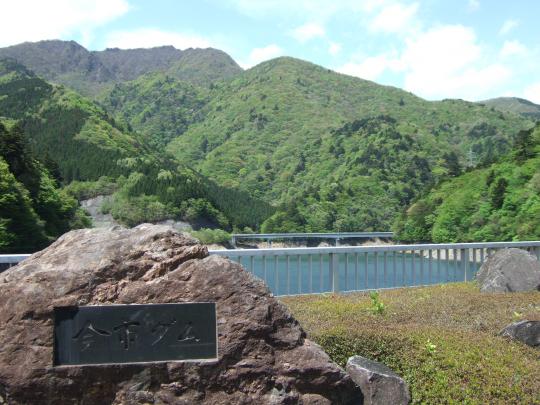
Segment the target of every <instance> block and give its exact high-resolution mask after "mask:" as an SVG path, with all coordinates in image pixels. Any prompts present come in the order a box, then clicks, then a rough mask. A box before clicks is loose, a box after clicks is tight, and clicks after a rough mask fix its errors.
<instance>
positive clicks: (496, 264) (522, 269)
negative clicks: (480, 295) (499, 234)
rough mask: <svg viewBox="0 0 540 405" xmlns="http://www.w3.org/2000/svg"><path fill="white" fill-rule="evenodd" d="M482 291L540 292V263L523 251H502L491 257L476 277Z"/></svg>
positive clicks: (512, 249)
mask: <svg viewBox="0 0 540 405" xmlns="http://www.w3.org/2000/svg"><path fill="white" fill-rule="evenodd" d="M476 279H477V280H478V284H479V286H480V291H483V292H513V291H532V290H540V262H538V260H537V259H536V257H535V256H533V255H531V254H530V253H528V252H527V251H525V250H522V249H514V248H511V249H501V250H499V251H497V252H495V254H493V255H490V256H489V257H488V259H487V260H486V262H485V263H484V264H483V265H482V267H480V270H479V271H478V274H477V275H476Z"/></svg>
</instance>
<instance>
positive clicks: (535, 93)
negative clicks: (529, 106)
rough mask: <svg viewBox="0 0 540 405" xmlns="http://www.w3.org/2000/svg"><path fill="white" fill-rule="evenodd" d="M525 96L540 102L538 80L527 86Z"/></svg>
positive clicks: (534, 101)
mask: <svg viewBox="0 0 540 405" xmlns="http://www.w3.org/2000/svg"><path fill="white" fill-rule="evenodd" d="M523 98H526V99H527V100H529V101H532V102H533V103H536V104H540V82H536V83H533V84H531V85H530V86H528V87H527V88H525V90H524V91H523Z"/></svg>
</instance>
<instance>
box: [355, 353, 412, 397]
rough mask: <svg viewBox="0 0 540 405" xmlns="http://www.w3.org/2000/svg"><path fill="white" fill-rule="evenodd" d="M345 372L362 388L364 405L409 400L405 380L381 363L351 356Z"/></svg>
mask: <svg viewBox="0 0 540 405" xmlns="http://www.w3.org/2000/svg"><path fill="white" fill-rule="evenodd" d="M347 372H348V373H349V375H350V376H351V378H352V379H353V380H354V382H355V383H356V384H358V386H359V387H360V388H361V389H362V392H363V393H364V404H366V405H367V404H369V405H388V404H392V405H407V404H408V403H409V402H410V401H411V396H410V394H409V387H408V386H407V383H406V382H405V380H403V378H401V377H400V376H399V375H397V374H396V373H395V372H393V371H392V370H391V369H390V368H388V367H387V366H385V365H384V364H382V363H379V362H376V361H373V360H369V359H366V358H365V357H362V356H352V357H351V358H349V360H348V361H347Z"/></svg>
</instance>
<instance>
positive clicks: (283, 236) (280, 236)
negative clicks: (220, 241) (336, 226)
mask: <svg viewBox="0 0 540 405" xmlns="http://www.w3.org/2000/svg"><path fill="white" fill-rule="evenodd" d="M393 236H394V233H393V232H328V233H327V232H320V233H317V232H314V233H299V232H296V233H233V234H232V235H231V244H232V245H233V246H236V242H237V241H238V240H239V239H251V240H265V241H267V242H269V243H271V242H272V241H273V240H290V239H305V240H307V239H334V240H335V241H336V245H337V244H338V242H339V240H342V239H356V238H360V239H371V238H387V239H390V238H392V237H393Z"/></svg>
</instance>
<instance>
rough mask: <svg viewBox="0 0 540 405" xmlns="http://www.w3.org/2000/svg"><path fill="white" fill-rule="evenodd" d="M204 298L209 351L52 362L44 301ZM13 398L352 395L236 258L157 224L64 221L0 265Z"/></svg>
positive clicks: (303, 400) (6, 380)
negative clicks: (203, 355) (10, 263)
mask: <svg viewBox="0 0 540 405" xmlns="http://www.w3.org/2000/svg"><path fill="white" fill-rule="evenodd" d="M209 301H212V302H216V305H217V319H218V345H219V358H218V360H217V361H211V362H167V363H147V364H121V365H120V364H119V365H99V366H72V367H53V365H52V361H53V308H54V307H58V306H75V305H79V306H80V305H107V304H135V303H137V304H149V303H181V302H209ZM0 396H1V397H2V399H3V400H5V401H7V402H8V403H13V404H38V403H39V404H111V403H112V404H193V403H201V404H251V403H256V404H331V403H332V404H357V403H362V394H361V392H360V389H359V388H358V387H357V386H356V385H355V384H354V382H353V381H352V380H351V378H350V377H349V376H348V375H347V374H346V373H345V372H344V371H343V370H342V369H341V368H339V367H338V366H337V365H335V364H334V363H332V362H331V361H330V359H329V357H328V356H327V355H326V354H325V353H324V352H323V351H322V349H321V348H320V347H319V346H317V345H316V344H314V343H312V342H310V341H309V340H307V339H306V338H305V333H304V331H303V330H302V329H301V327H300V326H299V324H298V322H297V321H296V320H295V319H293V318H292V317H291V315H290V314H289V312H288V310H287V309H286V307H284V306H283V305H282V304H281V303H280V302H279V301H277V300H276V299H275V298H273V297H272V296H271V294H270V293H269V291H268V289H267V288H266V287H265V285H264V284H263V283H262V282H260V281H259V280H257V279H256V278H254V277H253V276H251V275H250V274H249V273H248V272H246V271H244V270H243V269H242V268H241V266H239V265H237V264H235V263H233V262H231V261H229V260H227V259H224V258H220V257H217V256H208V252H207V250H206V248H205V247H203V246H201V245H198V244H197V241H196V240H194V239H192V238H191V237H189V236H186V235H182V234H178V233H175V232H174V231H173V230H171V229H170V228H168V227H165V226H155V225H148V224H144V225H140V226H138V227H136V228H133V229H123V228H111V229H109V230H105V229H85V230H78V231H72V232H69V233H67V234H65V235H64V236H62V237H61V238H60V239H59V240H58V241H56V242H55V243H54V244H53V245H51V246H50V247H49V248H47V249H45V250H44V251H42V252H39V253H36V254H34V255H33V256H31V257H30V258H28V259H27V260H25V261H24V262H22V263H21V264H19V265H18V266H16V267H12V268H11V269H9V270H7V271H6V272H4V273H2V274H0Z"/></svg>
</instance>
